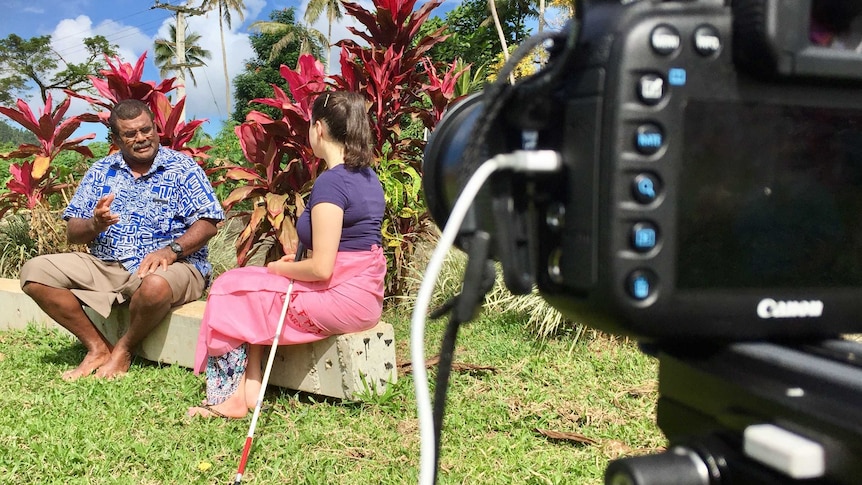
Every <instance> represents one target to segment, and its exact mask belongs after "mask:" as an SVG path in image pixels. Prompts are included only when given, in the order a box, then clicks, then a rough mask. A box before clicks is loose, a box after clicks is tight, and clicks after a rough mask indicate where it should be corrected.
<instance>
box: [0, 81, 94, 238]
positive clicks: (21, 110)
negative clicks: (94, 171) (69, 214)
mask: <svg viewBox="0 0 862 485" xmlns="http://www.w3.org/2000/svg"><path fill="white" fill-rule="evenodd" d="M70 103H71V99H70V98H68V97H67V98H66V99H65V100H63V102H61V103H60V104H59V105H58V106H57V107H56V108H53V100H52V98H51V95H50V94H48V96H47V98H46V100H45V106H44V108H43V109H41V110H40V112H39V116H38V117H37V116H36V115H34V114H33V111H32V110H31V109H30V106H28V105H27V103H25V102H24V101H23V100H20V99H19V100H18V102H17V109H16V108H9V107H5V106H0V113H2V114H3V115H5V116H7V117H8V118H9V119H11V120H12V121H14V122H16V123H18V124H19V125H21V126H22V127H24V128H25V129H26V130H28V131H30V132H32V133H33V134H34V135H36V138H37V139H38V143H24V144H22V145H19V146H18V149H16V150H13V151H12V152H9V153H7V154H5V155H2V156H0V158H6V159H18V160H22V161H21V162H19V163H12V164H11V165H9V173H10V175H11V178H10V180H9V181H8V182H7V183H6V188H7V189H8V191H7V192H4V193H3V194H0V218H2V217H3V216H4V215H5V214H6V213H7V212H8V211H12V212H18V211H20V210H22V209H27V210H29V211H30V217H31V220H30V230H31V231H32V234H33V239H34V240H35V241H37V249H38V251H39V252H45V251H47V250H57V249H58V248H61V249H62V248H65V247H67V244H66V237H65V231H62V230H60V229H59V228H58V225H59V224H58V223H59V221H58V219H57V218H56V216H55V215H53V214H52V213H51V210H50V207H49V206H48V201H47V198H48V196H50V195H51V194H55V193H58V192H60V191H62V190H64V189H66V188H68V187H69V184H68V183H66V182H62V181H60V180H59V179H58V177H57V173H56V170H54V167H52V165H51V162H52V161H53V160H54V159H55V158H56V157H57V156H58V155H59V154H60V153H62V152H64V151H74V152H77V153H80V154H81V155H83V156H87V157H92V156H93V153H92V152H91V151H90V149H89V148H88V147H87V146H84V145H81V143H82V142H83V141H84V140H90V139H93V138H95V136H96V134H95V133H90V134H89V135H85V136H81V137H78V138H74V139H69V137H70V136H71V135H72V134H73V133H74V132H75V130H77V129H78V127H79V126H80V125H81V121H82V120H81V117H80V116H72V117H69V118H66V119H64V116H65V114H66V111H67V110H68V109H69V105H70Z"/></svg>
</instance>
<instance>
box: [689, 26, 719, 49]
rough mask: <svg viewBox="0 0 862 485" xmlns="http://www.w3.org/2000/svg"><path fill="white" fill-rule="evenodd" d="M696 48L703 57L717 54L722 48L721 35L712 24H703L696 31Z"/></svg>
mask: <svg viewBox="0 0 862 485" xmlns="http://www.w3.org/2000/svg"><path fill="white" fill-rule="evenodd" d="M693 40H694V50H695V51H696V52H697V53H698V54H700V55H702V56H703V57H709V56H713V55H715V54H717V53H718V52H719V51H720V50H721V36H720V35H719V33H718V29H716V28H715V27H713V26H711V25H701V26H700V27H698V28H697V29H695V31H694V39H693Z"/></svg>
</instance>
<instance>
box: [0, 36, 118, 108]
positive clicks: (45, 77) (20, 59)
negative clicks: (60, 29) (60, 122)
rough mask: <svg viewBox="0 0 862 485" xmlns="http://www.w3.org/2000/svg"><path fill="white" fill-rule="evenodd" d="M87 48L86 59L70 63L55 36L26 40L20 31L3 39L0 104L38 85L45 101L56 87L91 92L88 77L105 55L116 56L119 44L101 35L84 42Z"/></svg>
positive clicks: (0, 62) (1, 46)
mask: <svg viewBox="0 0 862 485" xmlns="http://www.w3.org/2000/svg"><path fill="white" fill-rule="evenodd" d="M83 47H84V48H85V49H86V51H87V57H86V59H85V60H84V62H81V63H78V64H73V63H67V62H66V61H65V60H64V59H63V58H62V57H61V56H60V55H59V54H58V53H57V52H55V51H54V50H53V49H52V48H51V36H50V35H42V36H38V37H33V38H30V39H23V38H21V37H19V36H18V35H16V34H9V36H8V37H6V38H4V39H0V72H2V73H3V76H0V104H9V103H12V102H13V101H14V100H15V97H16V96H17V95H19V94H20V93H23V92H24V91H26V90H27V89H28V87H29V86H30V85H35V86H36V87H37V88H38V89H39V92H40V94H41V96H42V101H43V102H45V101H46V100H47V98H48V93H49V92H50V91H52V90H61V89H68V90H71V91H88V90H89V89H90V88H91V86H90V85H89V79H88V76H90V75H92V74H93V73H95V72H97V71H98V70H99V69H101V68H102V67H103V66H104V61H103V57H104V56H105V55H108V56H113V55H116V50H117V46H116V45H112V44H111V43H109V42H108V40H107V39H106V38H105V37H103V36H101V35H97V36H94V37H87V38H85V39H84V41H83Z"/></svg>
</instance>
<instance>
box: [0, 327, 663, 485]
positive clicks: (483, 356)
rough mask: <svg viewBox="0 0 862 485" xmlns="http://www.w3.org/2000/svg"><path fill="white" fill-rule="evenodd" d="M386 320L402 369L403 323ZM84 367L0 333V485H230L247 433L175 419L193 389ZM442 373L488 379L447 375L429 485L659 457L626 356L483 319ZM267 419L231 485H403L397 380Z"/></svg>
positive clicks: (157, 371)
mask: <svg viewBox="0 0 862 485" xmlns="http://www.w3.org/2000/svg"><path fill="white" fill-rule="evenodd" d="M386 319H387V321H389V322H390V323H393V324H394V326H395V328H396V341H397V348H398V358H399V365H401V364H405V363H406V362H408V361H409V359H410V355H409V351H408V348H409V343H408V339H409V333H410V329H409V321H408V320H407V319H406V318H399V317H397V316H394V315H387V318H386ZM443 325H444V323H443V321H442V320H440V321H434V322H429V326H428V329H427V331H426V334H427V337H428V338H427V342H428V344H427V345H426V348H427V356H428V357H430V356H433V355H435V354H436V353H437V351H438V350H439V345H440V338H441V334H442V327H443ZM83 354H84V349H83V347H81V345H80V344H78V343H77V342H75V341H73V340H70V339H69V338H68V337H66V336H64V335H62V334H60V333H58V332H55V331H47V330H41V329H36V328H28V329H27V330H23V331H9V332H5V333H0V483H39V484H42V483H44V484H53V483H57V484H60V483H62V484H225V483H232V480H233V477H234V475H235V473H236V468H237V464H238V460H239V457H240V454H241V451H242V446H243V443H244V441H245V436H246V434H247V432H248V426H249V422H250V417H249V418H246V419H244V420H240V421H230V422H228V421H224V420H202V419H198V420H190V419H188V418H185V417H184V412H185V410H186V408H187V407H188V406H190V405H193V404H196V403H197V402H199V401H200V400H201V399H202V397H203V392H202V386H203V379H202V378H201V377H198V376H194V375H193V374H192V373H191V372H190V371H189V370H188V369H185V368H181V367H176V366H159V365H157V364H153V363H149V362H146V361H143V360H140V359H136V360H135V361H134V362H133V366H132V369H131V372H130V373H129V374H128V375H127V376H126V377H124V378H122V379H119V380H117V381H113V382H104V381H100V380H96V379H93V378H88V379H81V380H78V381H76V382H72V383H66V382H63V381H62V380H61V379H60V374H61V373H62V371H64V370H65V369H68V368H70V367H73V366H74V365H76V364H77V363H78V361H79V360H80V359H81V358H82V357H83ZM455 361H456V362H458V363H463V364H472V365H476V366H489V367H491V369H490V370H479V371H469V372H468V371H456V372H453V374H452V381H451V384H450V389H449V397H448V400H447V411H446V420H445V427H444V431H443V437H442V438H443V446H442V452H441V460H440V472H439V480H438V482H439V483H441V484H461V483H465V484H486V483H487V484H562V483H573V484H598V483H601V482H602V474H603V472H604V468H605V466H606V465H607V463H608V461H609V460H610V459H612V458H615V457H617V456H620V454H631V453H642V452H646V451H654V450H656V449H657V448H660V447H661V446H663V445H664V444H665V440H664V438H663V437H662V435H661V433H660V432H659V430H658V429H657V427H656V426H655V424H654V422H653V417H654V405H655V399H656V389H655V376H656V365H655V362H654V360H653V359H651V358H649V357H647V356H644V355H642V354H641V353H639V352H638V351H637V349H636V348H635V347H634V346H633V345H632V344H630V343H628V342H625V341H621V340H617V339H612V338H609V337H606V336H601V335H591V336H589V338H583V339H581V341H580V342H579V343H577V344H576V345H574V346H572V344H571V341H569V340H559V341H558V340H554V339H544V340H541V341H537V339H536V337H535V334H534V333H532V332H531V331H530V330H528V329H527V328H525V325H524V324H523V323H522V322H521V321H520V319H519V318H517V317H514V316H512V315H496V316H488V315H485V316H482V317H480V318H479V319H477V320H476V321H474V322H472V323H469V324H467V325H465V326H464V327H463V328H462V329H461V332H460V333H459V339H458V350H457V352H456V355H455ZM434 373H435V371H434V369H431V370H430V374H431V375H432V376H433V375H434ZM267 406H268V410H267V411H265V412H264V413H263V414H262V415H261V419H260V420H259V421H258V427H257V432H256V436H255V441H254V446H253V448H252V452H251V456H250V459H249V462H248V466H247V470H246V475H245V477H244V479H243V483H250V484H271V483H291V484H340V483H350V484H404V483H416V482H417V478H418V462H419V429H418V420H417V417H416V410H415V399H414V393H413V381H412V377H411V375H410V374H407V375H401V376H400V378H399V381H398V383H397V384H396V385H395V386H394V387H393V388H391V389H390V391H389V392H388V393H387V394H386V395H385V396H383V397H380V398H378V399H376V402H367V403H354V402H338V401H331V400H323V399H314V398H313V397H310V396H307V395H302V394H296V393H293V392H289V391H285V390H281V389H272V390H271V392H269V394H268V396H267ZM540 430H550V431H557V432H567V433H579V434H581V435H584V436H586V437H588V438H590V439H592V440H595V443H594V444H583V443H577V442H572V441H565V440H553V439H550V438H547V437H546V436H544V435H543V434H541V433H540V432H539V431H540Z"/></svg>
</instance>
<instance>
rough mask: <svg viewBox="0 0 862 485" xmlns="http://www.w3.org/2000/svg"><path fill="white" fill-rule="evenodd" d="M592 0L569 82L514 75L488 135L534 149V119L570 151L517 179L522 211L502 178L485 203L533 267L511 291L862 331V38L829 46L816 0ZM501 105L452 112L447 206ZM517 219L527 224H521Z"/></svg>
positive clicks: (723, 327) (432, 167)
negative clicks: (477, 137) (498, 205)
mask: <svg viewBox="0 0 862 485" xmlns="http://www.w3.org/2000/svg"><path fill="white" fill-rule="evenodd" d="M823 1H824V3H829V4H832V3H845V4H848V5H850V6H849V7H847V8H849V9H853V8H855V9H856V10H857V11H858V10H859V8H858V7H855V4H856V3H859V2H841V1H838V2H829V1H828V0H823ZM815 3H817V0H815ZM578 9H579V12H578V15H580V17H581V18H580V23H581V25H582V27H581V31H580V35H579V38H578V40H577V44H576V45H575V48H574V49H573V50H571V51H566V52H563V53H562V54H561V55H562V56H565V57H566V58H565V59H560V58H552V59H551V63H555V62H556V63H559V64H563V63H565V65H566V69H565V72H563V73H562V74H561V75H560V76H559V80H558V81H557V83H556V85H553V86H548V87H546V90H545V91H544V92H537V90H536V89H535V87H532V86H529V85H527V86H526V87H524V88H521V87H520V86H519V85H518V84H516V85H514V86H513V87H511V88H509V89H510V90H511V91H513V93H512V95H511V96H510V98H509V99H510V102H509V103H508V104H507V105H506V106H505V107H504V108H503V109H502V111H501V114H500V115H499V116H497V117H496V118H494V119H491V120H488V121H487V123H490V124H491V125H493V128H492V129H491V131H492V133H493V134H494V135H493V136H489V137H487V140H486V141H485V142H484V146H483V147H480V148H481V151H482V152H483V153H485V154H486V155H492V154H494V153H496V152H502V151H511V150H515V149H524V148H525V141H524V138H525V137H524V133H525V132H526V133H529V134H530V137H529V143H530V144H531V145H532V146H531V147H530V148H534V149H542V148H544V149H552V150H555V151H558V152H559V153H560V154H561V156H562V161H563V165H564V167H565V168H564V170H563V172H562V173H557V174H554V175H553V176H545V179H544V180H541V179H540V180H539V181H538V182H537V183H536V185H535V187H536V189H535V190H534V191H533V192H532V193H526V192H525V191H524V187H525V185H523V184H526V183H527V182H526V181H524V180H517V179H516V180H510V181H508V182H503V185H506V186H507V187H509V188H508V191H509V192H511V193H512V194H511V199H512V200H511V201H510V204H509V205H511V206H512V207H513V209H511V211H512V212H510V213H509V214H504V215H502V216H501V215H500V214H495V213H494V209H493V207H492V206H493V204H494V203H493V199H494V195H493V193H494V191H495V190H494V189H489V190H488V194H487V195H486V196H485V197H484V199H485V200H483V199H482V198H480V200H477V201H476V206H477V211H479V215H478V216H477V217H476V218H475V219H476V220H479V221H483V222H486V224H488V225H489V226H490V227H491V229H490V231H491V232H492V234H493V235H494V237H495V238H497V244H496V247H497V253H496V256H497V257H498V258H499V259H500V260H501V262H502V263H503V265H504V272H507V273H508V272H509V270H510V269H511V273H513V274H514V275H517V277H518V278H507V280H506V281H507V284H510V282H511V281H512V280H513V279H519V280H522V281H514V282H513V283H512V284H510V289H512V290H513V291H515V292H523V291H524V290H525V289H526V288H530V287H531V285H532V284H536V285H537V286H538V289H539V291H540V293H541V294H542V296H543V297H544V298H545V299H546V300H547V301H548V302H549V303H550V304H552V305H553V306H555V307H556V308H558V309H559V310H560V311H562V312H563V313H565V314H568V315H575V316H577V317H578V318H582V319H583V321H586V322H589V324H590V325H591V326H594V327H597V328H600V329H603V330H607V331H609V332H612V333H616V334H624V335H631V336H634V337H637V338H639V339H642V340H655V341H661V340H674V341H677V340H681V339H692V340H698V339H725V340H729V341H732V340H739V339H753V338H783V339H791V338H810V337H816V336H828V335H837V334H839V333H849V332H856V331H859V330H860V329H862V320H860V319H858V318H857V316H858V315H860V314H862V298H859V295H860V293H859V290H860V289H862V224H859V223H858V217H859V214H860V213H862V190H860V189H862V89H860V82H862V54H859V53H857V52H855V51H853V50H847V51H844V50H839V49H836V48H833V47H827V46H817V45H813V44H812V42H811V41H810V40H809V29H810V27H809V25H810V23H811V13H812V3H811V1H810V0H749V1H740V0H735V1H733V2H730V4H726V2H724V1H710V0H700V1H682V0H680V1H653V0H642V1H596V2H589V3H582V4H581V5H579V6H578ZM834 15H835V16H837V17H839V18H846V17H847V15H846V14H845V13H843V12H842V13H837V14H834ZM527 84H528V83H527ZM521 90H523V91H524V92H525V93H521V92H520V91H521ZM485 102H486V101H485V100H483V97H482V96H475V97H473V98H469V99H467V100H466V101H464V102H463V103H461V104H460V105H458V106H457V107H455V108H454V109H452V110H451V112H450V113H449V115H448V116H447V117H444V119H443V120H442V121H441V123H440V124H439V125H438V127H437V128H436V129H435V132H434V133H433V135H432V138H431V140H430V141H429V146H428V148H427V150H426V158H425V166H424V167H425V173H426V185H425V187H426V193H427V197H428V199H429V207H430V209H431V211H432V216H433V217H434V219H435V220H437V221H438V222H439V221H445V220H446V217H447V215H448V212H449V210H450V209H451V207H450V206H449V205H448V204H450V203H451V201H452V199H454V197H455V196H456V195H457V193H458V190H459V188H460V187H459V185H458V184H459V183H462V182H463V180H464V177H465V174H467V173H469V171H470V170H469V167H470V163H471V162H470V161H464V160H462V159H461V158H460V156H461V155H462V154H463V153H464V152H465V151H466V149H467V146H468V144H469V143H470V142H471V141H472V138H471V131H472V128H473V126H471V123H475V122H476V120H477V119H478V117H479V113H481V112H482V109H483V104H484V103H485ZM465 167H467V169H465ZM504 177H507V176H506V175H501V176H500V178H504ZM511 178H515V177H511ZM517 178H520V179H525V178H528V177H525V176H522V175H519V176H518V177H517ZM498 185H499V183H498ZM496 192H497V193H499V192H500V190H499V189H497V190H496ZM519 220H520V221H522V222H521V225H522V226H523V225H524V224H529V227H521V228H520V230H519V227H511V228H509V227H506V225H507V224H508V225H511V224H514V222H512V221H519ZM519 233H520V234H519ZM513 238H516V239H517V238H520V239H521V240H520V241H512V239H513ZM512 287H514V288H512Z"/></svg>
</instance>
